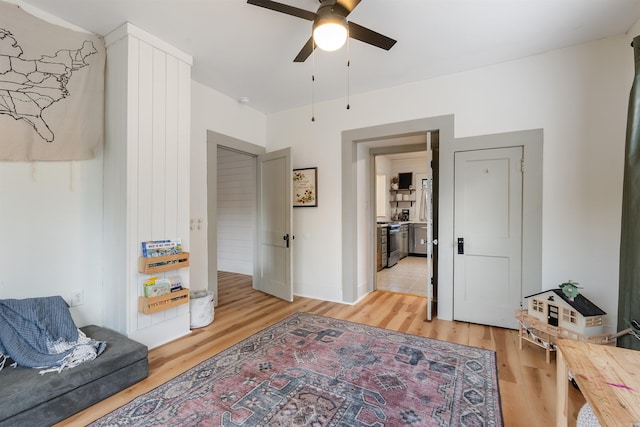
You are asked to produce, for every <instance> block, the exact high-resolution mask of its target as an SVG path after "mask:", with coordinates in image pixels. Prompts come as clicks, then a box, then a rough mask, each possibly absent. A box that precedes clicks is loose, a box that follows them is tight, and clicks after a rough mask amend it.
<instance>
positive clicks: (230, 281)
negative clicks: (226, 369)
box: [59, 272, 584, 427]
mask: <svg viewBox="0 0 640 427" xmlns="http://www.w3.org/2000/svg"><path fill="white" fill-rule="evenodd" d="M251 285H252V283H251V277H250V276H245V275H240V274H234V273H227V272H219V274H218V300H219V304H218V307H216V308H215V319H214V322H213V323H212V324H210V325H208V326H205V327H203V328H199V329H195V330H193V331H192V333H191V334H189V335H188V336H185V337H183V338H180V339H178V340H175V341H172V342H170V343H168V344H165V345H163V346H160V347H158V348H154V349H152V350H150V351H149V367H150V370H149V377H148V378H146V379H145V380H143V381H141V382H139V383H137V384H135V385H133V386H131V387H129V388H128V389H126V390H124V391H122V392H120V393H118V394H116V395H114V396H111V397H110V398H107V399H105V400H103V401H101V402H99V403H97V404H96V405H93V406H92V407H90V408H88V409H86V410H84V411H82V412H80V413H78V414H76V415H74V416H73V417H71V418H68V419H67V420H65V421H64V422H62V423H60V424H59V425H65V426H84V425H87V424H89V423H90V422H92V421H94V420H96V419H98V418H100V417H102V416H104V415H106V414H107V413H109V412H111V411H113V410H115V409H117V408H118V407H120V406H122V405H124V404H126V403H127V402H129V401H131V400H133V399H134V398H135V397H137V396H139V395H141V394H144V393H146V392H148V391H150V390H152V389H153V388H155V387H158V386H159V385H161V384H163V383H164V382H166V381H168V380H170V379H171V378H174V377H175V376H177V375H179V374H181V373H182V372H184V371H186V370H188V369H189V368H191V367H193V366H195V365H197V364H198V363H200V362H202V361H204V360H206V359H208V358H209V357H212V356H213V355H215V354H217V353H219V352H220V351H222V350H224V349H226V348H228V347H230V346H231V345H233V344H235V343H237V342H239V341H241V340H243V339H245V338H247V337H249V336H251V335H252V334H254V333H256V332H258V331H260V330H262V329H264V328H265V327H268V326H270V325H272V324H274V323H276V322H278V321H280V320H282V319H284V318H285V317H287V316H289V315H290V314H292V313H295V312H297V311H304V312H309V313H314V314H319V315H323V316H329V317H334V318H336V319H342V320H348V321H352V322H358V323H363V324H367V325H371V326H377V327H385V328H387V329H392V330H397V331H400V332H404V333H409V334H414V335H419V336H423V337H428V338H435V339H439V340H444V341H451V342H456V343H460V344H465V345H470V346H475V347H481V348H486V349H489V350H493V351H495V352H496V359H497V364H498V379H499V383H500V392H501V393H500V394H501V399H502V412H503V418H504V425H505V426H506V427H519V426H522V427H532V426H534V427H535V426H548V425H554V424H555V402H556V393H555V387H556V386H555V381H556V376H555V374H556V371H555V369H556V367H555V360H554V359H555V358H552V361H551V363H549V364H547V363H546V362H545V353H544V350H542V349H540V348H539V347H536V346H534V345H530V344H528V343H525V345H524V347H523V349H522V350H520V349H519V348H518V334H517V331H513V330H508V329H502V328H494V327H490V326H484V325H476V324H469V323H464V322H449V321H445V320H440V319H437V318H436V319H433V320H432V321H431V322H427V321H425V315H426V312H425V304H426V301H425V298H424V297H420V296H415V295H406V294H397V293H392V292H386V291H376V292H373V293H371V294H369V295H367V296H366V297H365V298H363V299H362V300H360V301H358V302H357V303H356V304H353V305H349V304H340V303H334V302H327V301H319V300H314V299H310V298H303V297H295V298H294V301H293V302H292V303H289V302H286V301H282V300H279V299H277V298H275V297H271V296H269V295H266V294H263V293H262V292H258V291H256V290H254V289H252V287H251ZM569 391H570V393H569V398H570V404H569V410H570V412H571V414H572V416H571V417H570V418H573V419H575V417H576V416H577V413H578V410H579V409H580V407H581V406H582V404H583V403H584V398H582V395H581V394H580V392H579V391H578V390H575V389H573V387H569ZM574 425H575V424H574Z"/></svg>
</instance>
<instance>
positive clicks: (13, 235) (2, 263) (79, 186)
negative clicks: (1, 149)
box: [0, 126, 102, 326]
mask: <svg viewBox="0 0 640 427" xmlns="http://www.w3.org/2000/svg"><path fill="white" fill-rule="evenodd" d="M0 128H1V126H0ZM76 290H80V291H83V292H84V304H83V305H80V306H77V307H73V308H71V314H72V316H73V318H74V320H75V322H76V323H77V324H78V326H84V325H87V324H92V323H95V324H101V322H102V303H101V295H102V153H100V154H99V155H98V157H97V158H96V159H93V160H84V161H76V162H33V163H22V162H0V298H33V297H41V296H51V295H61V296H62V297H63V298H65V299H66V300H67V301H69V300H70V297H71V293H72V292H73V291H76Z"/></svg>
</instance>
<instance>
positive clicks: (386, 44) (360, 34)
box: [349, 21, 396, 50]
mask: <svg viewBox="0 0 640 427" xmlns="http://www.w3.org/2000/svg"><path fill="white" fill-rule="evenodd" d="M349 37H351V38H353V39H356V40H360V41H361V42H365V43H368V44H370V45H373V46H376V47H379V48H380V49H384V50H389V49H391V48H392V47H393V45H394V44H396V40H394V39H392V38H389V37H387V36H384V35H382V34H380V33H376V32H375V31H373V30H370V29H368V28H365V27H363V26H362V25H358V24H356V23H353V22H351V21H349Z"/></svg>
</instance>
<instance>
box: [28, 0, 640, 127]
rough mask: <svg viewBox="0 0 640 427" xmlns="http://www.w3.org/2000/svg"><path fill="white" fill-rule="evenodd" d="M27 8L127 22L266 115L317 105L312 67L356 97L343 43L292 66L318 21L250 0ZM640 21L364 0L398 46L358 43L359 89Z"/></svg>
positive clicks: (354, 64) (547, 1)
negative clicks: (175, 50)
mask: <svg viewBox="0 0 640 427" xmlns="http://www.w3.org/2000/svg"><path fill="white" fill-rule="evenodd" d="M23 2H24V3H28V4H32V5H34V6H35V7H37V8H39V9H41V10H44V11H46V12H49V13H52V14H54V15H56V16H58V17H60V18H63V19H65V20H67V21H69V22H71V23H73V24H75V25H77V26H79V27H82V28H84V29H86V30H89V31H92V32H95V33H97V34H100V35H106V34H108V33H109V32H110V31H112V30H114V29H115V28H116V27H118V26H119V25H120V24H122V23H123V22H125V21H129V22H131V23H132V24H134V25H135V26H137V27H139V28H141V29H143V30H145V31H147V32H149V33H151V34H153V35H154V36H156V37H158V38H160V39H163V40H165V41H166V42H168V43H170V44H172V45H173V46H175V47H177V48H179V49H181V50H182V51H184V52H186V53H188V54H190V55H192V56H193V68H192V78H193V79H194V80H196V81H198V82H200V83H202V84H204V85H207V86H209V87H211V88H213V89H215V90H216V91H218V92H221V93H223V94H225V95H228V96H230V97H231V98H234V99H239V98H240V97H248V98H249V99H250V103H249V106H250V107H252V108H255V109H257V110H260V111H263V112H264V113H267V114H268V113H272V112H277V111H282V110H286V109H290V108H294V107H299V106H303V105H307V104H310V103H311V100H312V86H311V75H312V73H313V70H312V62H315V76H316V83H315V90H314V92H315V95H314V97H315V98H314V99H315V102H320V101H324V100H329V99H338V98H345V97H346V95H347V81H348V78H347V67H346V62H347V53H346V52H347V49H346V48H343V49H341V50H339V51H337V52H333V53H327V52H321V51H316V52H317V53H316V55H315V61H312V60H311V58H309V59H308V60H307V61H306V62H304V63H294V62H293V58H294V57H295V56H296V55H297V53H298V51H299V50H300V49H301V47H302V46H303V44H304V43H305V42H306V41H307V39H308V38H309V36H310V33H311V22H310V21H305V20H302V19H300V18H296V17H293V16H289V15H284V14H281V13H278V12H274V11H271V10H268V9H264V8H260V7H256V6H252V5H249V4H247V3H246V1H245V0H55V1H52V0H23ZM282 3H286V4H289V5H292V6H296V7H298V8H302V9H307V10H310V11H314V12H315V11H316V10H317V7H318V5H319V2H318V0H282ZM639 18H640V0H394V1H391V0H362V1H361V3H360V4H359V5H358V6H357V7H356V8H355V10H354V11H353V12H352V13H351V14H350V15H349V17H348V19H349V20H352V21H354V22H356V23H358V24H360V25H362V26H365V27H367V28H369V29H372V30H374V31H377V32H380V33H382V34H384V35H386V36H389V37H391V38H394V39H396V40H397V41H398V42H397V43H396V45H395V46H394V47H393V48H392V49H391V50H390V51H388V52H387V51H384V50H382V49H378V48H375V47H372V46H370V45H367V44H364V43H362V42H359V41H356V40H352V41H351V43H350V45H349V51H350V59H351V67H350V73H349V74H350V75H349V82H350V83H349V88H350V93H351V95H354V94H358V93H363V92H368V91H371V90H377V89H382V88H387V87H393V86H398V85H402V84H407V83H410V82H414V81H420V80H425V79H428V78H431V77H434V76H438V75H444V74H450V73H455V72H459V71H464V70H469V69H473V68H478V67H483V66H486V65H491V64H496V63H500V62H504V61H509V60H513V59H516V58H521V57H525V56H529V55H535V54H539V53H543V52H547V51H549V50H553V49H558V48H562V47H567V46H571V45H576V44H580V43H584V42H587V41H590V40H597V39H601V38H605V37H609V36H613V35H619V34H623V33H625V32H627V31H628V30H629V29H630V27H631V26H632V25H633V24H634V23H635V22H636V21H637V20H638V19H639ZM630 39H631V37H630ZM629 55H632V52H631V51H630V52H629ZM345 105H346V98H345Z"/></svg>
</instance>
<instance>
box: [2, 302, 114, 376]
mask: <svg viewBox="0 0 640 427" xmlns="http://www.w3.org/2000/svg"><path fill="white" fill-rule="evenodd" d="M105 347H106V343H105V342H102V341H95V340H92V339H90V338H88V337H87V336H86V335H85V334H84V333H83V332H82V331H81V330H79V329H78V328H77V327H76V325H75V323H74V322H73V319H72V318H71V313H69V308H68V306H67V303H66V302H65V300H64V299H62V297H60V296H55V297H45V298H27V299H21V300H17V299H5V300H0V370H1V369H2V368H3V367H4V364H5V361H6V360H7V358H11V359H13V360H14V361H15V364H14V366H15V365H20V366H27V367H30V368H38V369H42V371H40V373H41V374H44V373H46V372H52V371H55V372H61V371H62V370H63V369H69V368H73V367H74V366H77V365H79V364H81V363H84V362H88V361H90V360H93V359H95V358H96V357H97V356H98V355H100V354H101V353H102V352H103V351H104V349H105Z"/></svg>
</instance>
